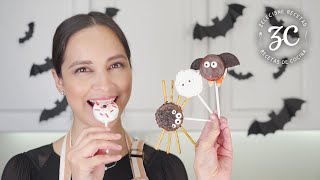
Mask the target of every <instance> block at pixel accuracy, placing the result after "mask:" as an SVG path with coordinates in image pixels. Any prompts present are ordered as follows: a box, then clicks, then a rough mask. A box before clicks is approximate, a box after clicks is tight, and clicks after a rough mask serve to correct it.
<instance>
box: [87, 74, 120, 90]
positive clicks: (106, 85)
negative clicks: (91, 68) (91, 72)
mask: <svg viewBox="0 0 320 180" xmlns="http://www.w3.org/2000/svg"><path fill="white" fill-rule="evenodd" d="M114 87H115V84H114V83H113V81H112V78H111V76H110V75H108V74H107V73H97V74H96V77H95V79H94V82H93V84H92V89H94V90H100V91H110V90H111V89H113V88H114Z"/></svg>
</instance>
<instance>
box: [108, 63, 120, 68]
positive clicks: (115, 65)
mask: <svg viewBox="0 0 320 180" xmlns="http://www.w3.org/2000/svg"><path fill="white" fill-rule="evenodd" d="M120 67H122V64H121V63H115V64H112V65H111V67H110V69H113V68H120Z"/></svg>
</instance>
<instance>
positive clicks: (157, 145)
mask: <svg viewBox="0 0 320 180" xmlns="http://www.w3.org/2000/svg"><path fill="white" fill-rule="evenodd" d="M165 131H166V130H164V129H162V132H161V134H160V137H159V139H158V142H157V144H156V145H155V147H154V148H155V149H156V150H158V149H159V147H160V143H161V141H162V138H163V135H164V133H165Z"/></svg>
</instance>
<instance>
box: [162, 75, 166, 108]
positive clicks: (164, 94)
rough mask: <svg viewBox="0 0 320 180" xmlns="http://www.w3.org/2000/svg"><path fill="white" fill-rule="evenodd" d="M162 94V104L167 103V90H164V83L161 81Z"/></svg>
mask: <svg viewBox="0 0 320 180" xmlns="http://www.w3.org/2000/svg"><path fill="white" fill-rule="evenodd" d="M162 92H163V98H164V103H166V102H167V88H166V81H165V80H162Z"/></svg>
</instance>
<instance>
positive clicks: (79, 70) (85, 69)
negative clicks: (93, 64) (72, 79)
mask: <svg viewBox="0 0 320 180" xmlns="http://www.w3.org/2000/svg"><path fill="white" fill-rule="evenodd" d="M87 71H88V69H87V68H85V67H81V68H78V69H76V71H75V73H78V72H80V73H82V72H87Z"/></svg>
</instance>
